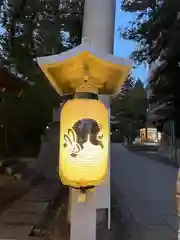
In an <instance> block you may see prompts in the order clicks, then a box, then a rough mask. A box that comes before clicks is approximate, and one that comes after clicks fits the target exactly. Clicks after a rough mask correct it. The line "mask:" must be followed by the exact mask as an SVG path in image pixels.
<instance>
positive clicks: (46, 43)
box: [0, 0, 83, 154]
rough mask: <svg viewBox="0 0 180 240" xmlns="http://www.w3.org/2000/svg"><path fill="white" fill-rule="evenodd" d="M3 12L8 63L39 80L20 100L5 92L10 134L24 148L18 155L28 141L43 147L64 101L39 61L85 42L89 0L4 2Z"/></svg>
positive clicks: (1, 51) (1, 38)
mask: <svg viewBox="0 0 180 240" xmlns="http://www.w3.org/2000/svg"><path fill="white" fill-rule="evenodd" d="M0 10H1V14H0V24H1V25H2V29H3V31H1V33H0V45H1V48H0V56H1V59H2V64H3V65H4V66H5V67H7V68H8V69H9V70H10V71H12V70H13V72H15V73H17V74H18V75H20V76H21V78H22V79H23V80H25V81H29V82H30V83H33V86H31V87H27V88H26V89H25V92H24V95H23V97H22V99H21V100H20V101H15V100H14V97H13V96H12V95H9V94H8V95H6V96H5V95H3V99H4V117H5V122H6V133H7V136H8V139H9V142H11V144H10V145H11V146H16V149H19V152H18V153H17V154H19V153H20V152H21V153H22V149H23V148H25V145H28V146H31V145H35V146H36V149H37V151H38V146H39V143H40V136H41V134H42V133H43V131H44V129H45V127H46V125H47V124H48V122H50V121H51V117H52V109H53V107H56V106H58V105H59V102H60V99H59V97H58V96H57V94H56V93H55V91H54V90H53V89H52V88H51V86H50V85H49V83H48V81H47V80H46V79H45V77H44V75H43V74H42V72H41V71H40V69H39V67H38V66H37V64H36V61H35V59H36V57H39V56H45V55H51V54H59V53H60V52H62V51H65V50H67V49H69V48H72V47H74V46H76V45H78V44H80V41H81V30H82V17H83V0H82V1H72V2H69V1H67V2H66V1H64V2H63V3H62V4H60V1H59V0H53V1H49V0H43V1H42V0H37V1H32V0H13V1H12V0H8V1H7V0H1V1H0ZM31 85H32V84H31ZM17 136H18V139H19V140H18V141H17ZM20 142H21V143H22V144H20ZM17 144H18V145H19V147H17ZM11 149H12V148H11ZM13 149H14V148H13ZM37 151H36V152H37ZM13 152H14V151H13ZM11 154H12V151H11Z"/></svg>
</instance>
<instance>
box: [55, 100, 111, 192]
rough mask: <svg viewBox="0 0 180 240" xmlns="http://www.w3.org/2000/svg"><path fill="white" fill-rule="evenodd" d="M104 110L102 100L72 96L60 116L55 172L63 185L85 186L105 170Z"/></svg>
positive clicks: (106, 127)
mask: <svg viewBox="0 0 180 240" xmlns="http://www.w3.org/2000/svg"><path fill="white" fill-rule="evenodd" d="M108 148H109V124H108V110H107V109H106V107H105V106H104V104H103V103H102V102H100V101H99V100H92V99H73V100H69V101H68V102H66V103H65V105H64V106H63V108H62V111H61V119H60V154H59V173H60V178H61V181H62V183H63V184H65V185H68V186H71V187H74V188H88V187H92V186H96V185H98V184H100V183H101V182H102V181H103V180H104V178H105V177H106V174H107V170H108Z"/></svg>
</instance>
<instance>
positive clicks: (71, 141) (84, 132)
mask: <svg viewBox="0 0 180 240" xmlns="http://www.w3.org/2000/svg"><path fill="white" fill-rule="evenodd" d="M64 141H65V143H64V147H65V148H67V150H68V152H69V154H70V156H71V157H77V155H78V154H79V153H80V152H81V151H82V150H83V149H84V148H86V147H87V143H88V144H89V146H90V145H92V146H94V147H98V146H99V147H100V148H101V149H103V148H104V146H103V133H102V131H101V128H100V126H99V124H98V123H97V122H96V121H94V120H92V119H82V120H79V121H78V122H76V123H75V124H74V125H73V127H72V129H68V131H67V134H65V135H64Z"/></svg>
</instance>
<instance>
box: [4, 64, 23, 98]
mask: <svg viewBox="0 0 180 240" xmlns="http://www.w3.org/2000/svg"><path fill="white" fill-rule="evenodd" d="M25 86H26V83H25V82H24V81H23V80H21V79H20V78H19V77H17V76H15V75H13V74H12V73H10V72H9V71H8V70H7V69H6V68H5V67H0V91H9V92H12V93H13V94H15V95H17V96H19V95H21V93H22V91H23V89H24V87H25Z"/></svg>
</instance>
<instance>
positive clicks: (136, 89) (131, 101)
mask: <svg viewBox="0 0 180 240" xmlns="http://www.w3.org/2000/svg"><path fill="white" fill-rule="evenodd" d="M127 85H129V88H125V87H123V88H122V91H121V92H120V93H119V94H118V95H117V96H116V98H114V99H113V100H112V116H114V117H115V119H114V120H115V121H118V122H119V123H118V124H116V128H118V129H119V130H120V133H121V134H122V135H123V136H127V137H129V138H133V137H135V136H136V135H137V134H139V129H140V128H141V126H142V124H143V123H144V121H145V118H146V109H147V106H148V104H147V98H146V91H145V89H144V86H143V83H142V82H141V81H140V80H137V81H136V82H134V81H133V79H132V77H131V76H129V77H128V78H127V80H126V82H125V86H127Z"/></svg>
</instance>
